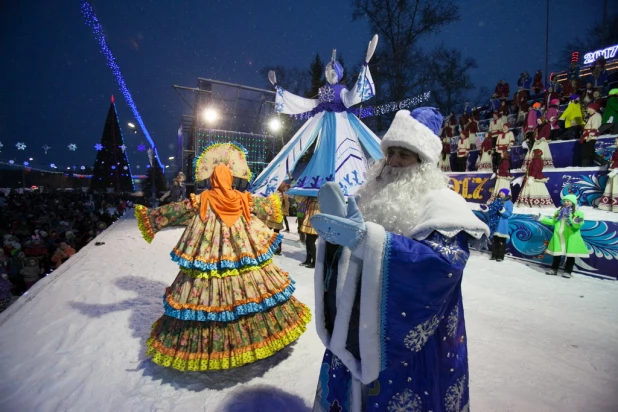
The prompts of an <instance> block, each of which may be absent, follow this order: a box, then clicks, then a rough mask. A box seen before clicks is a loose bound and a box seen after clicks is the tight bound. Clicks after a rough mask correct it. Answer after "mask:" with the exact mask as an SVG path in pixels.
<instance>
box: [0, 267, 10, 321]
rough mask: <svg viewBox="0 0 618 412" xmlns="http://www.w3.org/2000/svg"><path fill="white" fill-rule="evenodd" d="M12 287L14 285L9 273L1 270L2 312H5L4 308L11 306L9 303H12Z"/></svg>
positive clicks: (0, 292) (0, 308) (0, 297)
mask: <svg viewBox="0 0 618 412" xmlns="http://www.w3.org/2000/svg"><path fill="white" fill-rule="evenodd" d="M12 288H13V285H12V284H11V282H9V275H7V274H6V273H3V272H2V271H1V270H0V313H2V312H4V309H6V308H7V307H8V306H9V303H11V300H12V294H11V289H12Z"/></svg>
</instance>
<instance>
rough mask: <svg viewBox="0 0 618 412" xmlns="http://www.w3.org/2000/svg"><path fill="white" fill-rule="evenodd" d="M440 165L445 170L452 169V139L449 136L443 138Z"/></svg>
mask: <svg viewBox="0 0 618 412" xmlns="http://www.w3.org/2000/svg"><path fill="white" fill-rule="evenodd" d="M438 166H439V167H440V170H442V171H443V172H450V171H451V139H450V138H449V137H445V138H443V139H442V152H441V153H440V161H439V162H438Z"/></svg>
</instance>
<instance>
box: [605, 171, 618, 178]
mask: <svg viewBox="0 0 618 412" xmlns="http://www.w3.org/2000/svg"><path fill="white" fill-rule="evenodd" d="M616 175H618V169H614V170H612V171H611V172H609V174H608V175H607V176H608V177H609V178H610V179H612V178H613V177H614V176H616Z"/></svg>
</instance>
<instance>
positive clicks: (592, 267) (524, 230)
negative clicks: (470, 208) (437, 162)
mask: <svg viewBox="0 0 618 412" xmlns="http://www.w3.org/2000/svg"><path fill="white" fill-rule="evenodd" d="M474 213H475V214H476V216H477V217H478V218H479V219H480V220H482V221H483V222H485V223H487V214H486V213H484V212H480V211H474ZM550 213H551V212H550ZM580 232H581V235H582V238H583V239H584V242H585V243H586V246H587V247H588V251H589V252H590V257H588V258H585V259H581V258H575V266H576V269H579V270H581V271H585V272H588V273H590V274H597V275H601V276H605V277H609V278H612V279H618V270H616V268H617V267H618V262H617V260H618V237H617V236H616V233H618V222H610V221H585V222H584V225H583V226H582V228H581V229H580ZM552 234H553V228H551V227H548V226H545V225H543V224H541V222H537V221H536V220H534V219H533V218H532V216H531V215H520V214H514V215H513V216H512V217H511V218H510V219H509V235H510V239H508V240H507V253H508V254H509V255H511V256H515V257H519V258H522V259H526V260H530V261H532V262H535V263H542V264H545V265H550V264H551V262H552V259H553V256H550V255H547V254H545V249H546V248H547V245H548V244H549V241H550V240H551V237H552Z"/></svg>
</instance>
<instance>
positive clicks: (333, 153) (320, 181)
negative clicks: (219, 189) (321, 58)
mask: <svg viewBox="0 0 618 412" xmlns="http://www.w3.org/2000/svg"><path fill="white" fill-rule="evenodd" d="M377 43H378V36H377V35H375V36H374V37H373V39H372V40H371V41H370V42H369V46H368V48H367V54H366V55H365V64H364V65H363V68H362V69H361V72H360V74H359V76H358V80H357V82H356V83H355V84H354V87H353V88H352V90H348V89H347V88H346V87H345V86H344V85H342V84H339V81H341V78H342V77H343V67H342V66H341V64H339V62H338V61H337V60H336V53H335V51H333V57H332V59H331V61H330V62H329V63H328V64H327V65H326V70H325V76H326V80H327V81H328V83H329V84H327V85H325V86H323V87H321V88H320V90H319V93H318V98H317V99H307V98H304V97H300V96H297V95H294V94H292V93H290V92H288V91H286V90H285V89H283V88H282V87H281V86H278V85H277V77H276V75H275V73H274V72H273V71H271V72H270V73H269V74H268V77H269V79H270V81H271V82H272V84H273V85H274V86H275V88H276V90H277V94H276V98H275V111H276V112H277V113H285V114H291V115H297V116H300V117H301V118H307V119H308V120H307V122H306V123H305V124H304V125H303V126H302V127H301V128H300V129H299V130H298V132H297V133H296V134H295V135H294V136H293V137H292V139H290V141H289V142H288V143H287V144H286V145H285V146H284V147H283V149H281V151H280V152H279V153H278V154H277V156H275V158H274V159H273V160H272V161H271V162H270V164H269V165H268V166H267V167H266V168H265V169H264V170H263V171H262V173H260V175H259V176H258V177H257V179H256V180H255V182H253V183H252V185H251V188H250V189H249V190H250V191H251V193H254V194H259V195H261V196H269V195H271V194H272V193H274V192H275V190H277V188H278V187H279V185H280V184H281V183H282V182H283V180H284V179H286V178H287V176H288V175H289V174H290V173H291V172H292V171H293V170H294V168H295V167H296V163H297V162H298V160H299V159H300V158H301V156H302V155H303V154H304V153H305V152H306V151H307V149H308V148H309V147H311V145H312V144H313V142H314V141H315V140H316V139H317V143H316V146H315V152H314V154H313V156H312V158H311V161H310V162H309V164H308V165H307V167H306V168H305V170H304V171H303V173H302V174H301V175H300V176H299V177H298V179H296V182H295V183H294V184H293V185H292V187H291V188H290V189H289V190H288V192H287V193H288V195H290V196H312V197H316V196H317V195H318V190H319V188H320V187H322V185H324V184H325V183H326V182H336V183H337V184H338V185H339V187H340V188H341V190H342V191H343V192H344V193H345V194H346V195H348V196H352V195H354V194H355V193H356V191H357V190H358V188H359V187H360V186H361V185H362V184H363V183H365V178H366V174H367V160H368V159H367V156H366V155H365V152H366V153H367V155H368V157H370V158H372V159H374V160H378V159H381V158H382V153H381V152H380V139H379V138H378V137H377V136H376V135H375V134H374V133H373V132H372V131H371V130H370V129H369V128H368V127H367V126H365V124H364V123H363V122H361V121H360V120H359V119H358V117H356V116H355V115H354V114H353V113H351V112H350V111H349V109H350V108H351V107H352V106H354V105H356V104H358V103H361V102H363V101H365V100H367V99H370V98H372V97H373V96H374V95H375V87H374V85H373V80H372V79H371V73H370V72H369V66H368V63H369V61H370V60H371V57H372V56H373V53H374V51H375V48H376V46H377Z"/></svg>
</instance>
